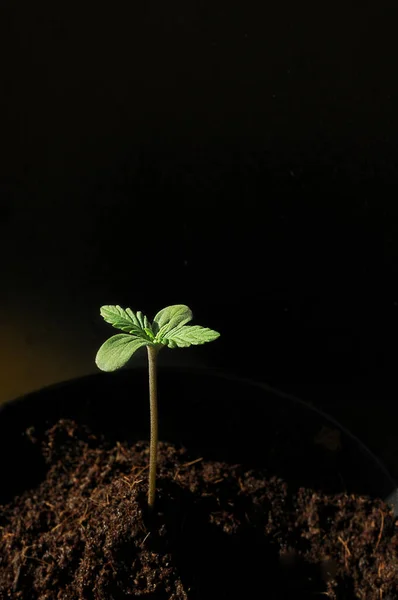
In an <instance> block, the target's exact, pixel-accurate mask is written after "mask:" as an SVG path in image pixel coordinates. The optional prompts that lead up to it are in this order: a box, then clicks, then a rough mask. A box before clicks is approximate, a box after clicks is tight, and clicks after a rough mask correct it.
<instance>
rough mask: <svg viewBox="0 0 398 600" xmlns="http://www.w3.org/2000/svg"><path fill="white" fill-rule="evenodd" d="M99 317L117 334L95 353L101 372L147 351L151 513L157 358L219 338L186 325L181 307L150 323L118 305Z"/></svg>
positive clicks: (187, 315) (167, 310) (186, 312)
mask: <svg viewBox="0 0 398 600" xmlns="http://www.w3.org/2000/svg"><path fill="white" fill-rule="evenodd" d="M100 313H101V315H102V317H103V318H104V319H105V321H106V322H107V323H110V324H111V325H112V326H113V327H115V328H116V329H120V330H121V331H124V332H125V333H119V334H117V335H114V336H112V337H111V338H109V339H108V340H107V341H106V342H105V343H104V344H102V346H101V348H100V349H99V350H98V352H97V356H96V358H95V362H96V364H97V366H98V368H99V369H101V370H102V371H116V370H117V369H120V368H121V367H123V366H124V365H125V364H126V363H127V362H128V361H129V360H130V358H131V357H132V356H133V354H134V353H135V352H136V351H137V350H138V349H139V348H142V347H143V346H146V348H147V351H148V366H149V405H150V424H151V439H150V446H149V486H148V505H149V508H150V509H153V506H154V503H155V493H156V463H157V448H158V401H157V355H158V352H159V350H161V349H162V348H165V347H168V348H187V347H188V346H192V345H194V346H196V345H199V344H205V343H206V342H212V341H213V340H216V339H217V338H218V337H219V336H220V334H219V333H218V332H217V331H213V330H212V329H208V328H207V327H201V326H200V325H187V323H188V322H189V321H191V320H192V311H191V310H190V309H189V308H188V306H185V305H184V304H175V305H173V306H167V307H166V308H163V309H162V310H161V311H160V312H158V313H157V315H156V316H155V318H154V319H153V321H152V323H151V322H150V321H149V320H148V318H147V317H146V316H145V315H143V314H142V312H140V311H138V312H136V313H134V312H133V311H132V310H131V308H126V309H123V308H121V307H120V306H119V305H116V306H110V305H106V306H102V307H101V309H100Z"/></svg>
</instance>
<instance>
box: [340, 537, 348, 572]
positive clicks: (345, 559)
mask: <svg viewBox="0 0 398 600" xmlns="http://www.w3.org/2000/svg"><path fill="white" fill-rule="evenodd" d="M337 539H338V540H339V542H341V543H342V544H343V546H344V550H345V554H344V566H345V568H346V570H348V557H349V556H351V552H350V549H349V547H348V544H347V542H345V541H344V540H343V538H342V537H340V536H339V537H338V538H337Z"/></svg>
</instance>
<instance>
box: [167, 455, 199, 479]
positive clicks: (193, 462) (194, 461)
mask: <svg viewBox="0 0 398 600" xmlns="http://www.w3.org/2000/svg"><path fill="white" fill-rule="evenodd" d="M201 460H203V456H202V457H200V458H196V459H195V460H191V461H190V462H187V463H184V464H182V465H180V466H179V467H178V468H177V469H176V472H175V473H174V479H177V477H178V476H179V474H180V470H181V469H182V468H183V467H190V466H191V465H194V464H196V463H198V462H200V461H201Z"/></svg>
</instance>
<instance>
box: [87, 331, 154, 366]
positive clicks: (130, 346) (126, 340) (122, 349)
mask: <svg viewBox="0 0 398 600" xmlns="http://www.w3.org/2000/svg"><path fill="white" fill-rule="evenodd" d="M146 345H148V341H147V340H144V339H142V338H137V337H133V336H131V335H128V334H125V333H118V334H117V335H114V336H112V337H111V338H109V339H108V340H106V342H104V343H103V344H102V346H101V348H100V349H99V350H98V352H97V356H96V357H95V362H96V364H97V367H98V368H99V369H101V370H102V371H116V370H117V369H120V367H123V366H124V365H125V364H126V363H127V361H128V360H129V359H130V358H131V357H132V356H133V354H134V352H136V351H137V350H138V349H139V348H141V347H142V346H146Z"/></svg>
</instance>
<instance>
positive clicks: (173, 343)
mask: <svg viewBox="0 0 398 600" xmlns="http://www.w3.org/2000/svg"><path fill="white" fill-rule="evenodd" d="M218 337H220V334H219V333H218V331H214V330H213V329H208V328H207V327H201V326H200V325H192V326H191V325H188V326H185V327H181V328H179V329H178V330H176V331H174V332H171V334H169V335H167V336H165V337H164V338H163V343H164V344H166V345H167V346H169V348H175V347H178V348H187V347H188V346H197V345H199V344H205V343H206V342H213V341H214V340H216V339H217V338H218Z"/></svg>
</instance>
